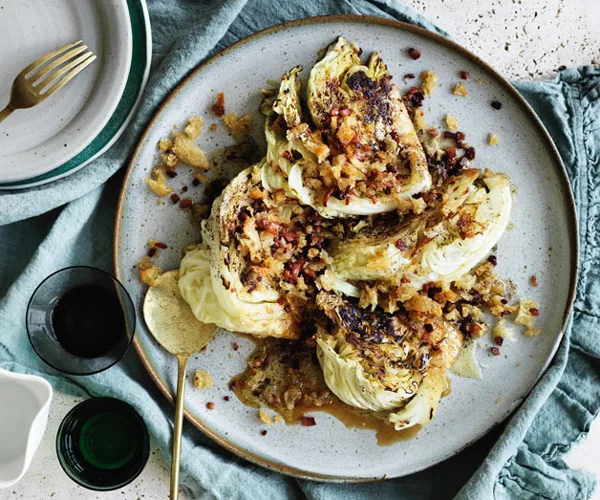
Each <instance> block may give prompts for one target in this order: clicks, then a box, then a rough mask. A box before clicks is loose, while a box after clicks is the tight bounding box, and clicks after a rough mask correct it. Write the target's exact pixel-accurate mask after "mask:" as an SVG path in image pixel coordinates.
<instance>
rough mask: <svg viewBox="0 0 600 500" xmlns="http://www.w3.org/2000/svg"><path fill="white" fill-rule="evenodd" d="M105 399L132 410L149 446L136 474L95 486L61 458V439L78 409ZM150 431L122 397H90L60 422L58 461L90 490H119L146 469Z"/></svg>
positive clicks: (56, 444)
mask: <svg viewBox="0 0 600 500" xmlns="http://www.w3.org/2000/svg"><path fill="white" fill-rule="evenodd" d="M75 267H79V266H75ZM103 401H116V402H117V403H119V404H121V405H123V406H125V407H127V408H128V410H130V411H131V412H132V414H133V415H134V416H135V418H136V420H137V423H138V424H139V426H140V428H141V429H142V430H143V434H144V438H143V439H144V444H146V445H147V446H146V448H147V450H146V451H147V452H146V453H144V457H143V461H142V463H141V465H140V467H139V470H137V471H136V472H135V474H133V475H132V476H131V477H129V478H127V479H126V480H124V481H121V482H120V483H118V484H115V485H111V486H106V487H102V486H95V485H92V484H90V483H88V482H85V481H83V480H82V479H81V478H80V477H79V476H77V475H76V474H75V473H74V472H73V471H72V470H71V468H70V467H68V466H67V465H66V463H65V461H64V460H63V459H62V458H61V453H60V440H61V437H62V435H63V432H64V426H65V422H66V421H67V419H68V418H69V417H70V416H71V415H73V414H74V413H75V412H77V411H78V410H80V409H81V408H82V407H84V406H88V405H90V404H94V403H100V404H101V403H102V402H103ZM150 448H151V446H150V432H149V431H148V426H147V425H146V421H145V420H144V419H143V418H142V416H141V415H140V413H139V412H138V411H137V410H136V409H135V408H134V407H133V405H131V404H129V403H128V402H126V401H123V400H122V399H118V398H113V397H110V396H101V397H93V396H92V397H90V398H88V399H85V400H84V401H82V402H81V403H78V404H76V405H75V406H74V407H73V408H71V409H70V410H69V412H68V413H67V414H66V415H65V416H64V417H63V419H62V420H61V422H60V425H59V426H58V429H57V430H56V440H55V451H56V457H57V459H58V463H59V464H60V466H61V468H62V470H63V471H64V472H65V474H66V475H67V476H69V478H70V479H71V480H72V481H73V482H75V483H76V484H78V485H79V486H81V487H82V488H86V489H88V490H92V491H114V490H117V489H119V488H123V487H125V486H127V485H128V484H131V483H132V482H133V481H135V480H136V479H137V478H138V477H139V476H140V474H141V473H142V472H143V471H144V469H145V468H146V465H147V464H148V459H149V458H150Z"/></svg>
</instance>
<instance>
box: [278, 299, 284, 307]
mask: <svg viewBox="0 0 600 500" xmlns="http://www.w3.org/2000/svg"><path fill="white" fill-rule="evenodd" d="M277 303H278V304H279V305H280V306H284V305H285V299H284V298H283V297H279V298H278V299H277Z"/></svg>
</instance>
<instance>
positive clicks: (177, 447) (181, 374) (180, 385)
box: [170, 355, 188, 500]
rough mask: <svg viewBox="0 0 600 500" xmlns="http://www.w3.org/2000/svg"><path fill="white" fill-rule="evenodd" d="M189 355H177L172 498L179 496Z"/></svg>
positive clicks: (175, 498) (175, 499)
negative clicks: (186, 372) (184, 401)
mask: <svg viewBox="0 0 600 500" xmlns="http://www.w3.org/2000/svg"><path fill="white" fill-rule="evenodd" d="M187 361H188V356H186V355H179V356H177V366H178V368H177V403H176V405H175V429H174V431H173V458H172V461H171V497H170V498H171V500H177V498H178V496H179V458H180V457H181V431H182V428H183V399H184V398H183V396H184V392H185V367H186V366H187Z"/></svg>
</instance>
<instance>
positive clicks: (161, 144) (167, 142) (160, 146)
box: [158, 137, 173, 153]
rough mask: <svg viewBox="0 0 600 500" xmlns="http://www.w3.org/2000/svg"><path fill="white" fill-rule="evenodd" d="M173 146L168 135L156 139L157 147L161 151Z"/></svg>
mask: <svg viewBox="0 0 600 500" xmlns="http://www.w3.org/2000/svg"><path fill="white" fill-rule="evenodd" d="M172 147H173V141H172V140H171V139H169V138H168V137H165V138H163V139H161V140H160V141H158V149H160V150H161V151H162V152H163V153H164V152H166V151H168V150H169V149H171V148H172Z"/></svg>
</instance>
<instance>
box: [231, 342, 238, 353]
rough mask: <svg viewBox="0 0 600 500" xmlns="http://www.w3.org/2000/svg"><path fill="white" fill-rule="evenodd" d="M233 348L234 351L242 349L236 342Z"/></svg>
mask: <svg viewBox="0 0 600 500" xmlns="http://www.w3.org/2000/svg"><path fill="white" fill-rule="evenodd" d="M231 347H233V350H234V351H237V350H238V349H239V348H240V345H239V344H238V343H237V342H234V343H233V344H232V346H231Z"/></svg>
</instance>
